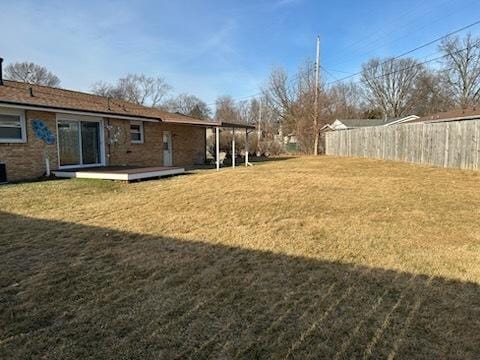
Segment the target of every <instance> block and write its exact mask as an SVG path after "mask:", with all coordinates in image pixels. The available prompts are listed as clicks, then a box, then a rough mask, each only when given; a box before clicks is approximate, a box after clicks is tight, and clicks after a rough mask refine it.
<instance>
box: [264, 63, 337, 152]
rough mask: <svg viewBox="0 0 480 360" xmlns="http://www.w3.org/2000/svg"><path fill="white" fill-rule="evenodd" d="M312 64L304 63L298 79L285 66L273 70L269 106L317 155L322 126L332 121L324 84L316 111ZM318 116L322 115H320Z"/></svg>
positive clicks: (266, 93) (267, 92)
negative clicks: (289, 75)
mask: <svg viewBox="0 0 480 360" xmlns="http://www.w3.org/2000/svg"><path fill="white" fill-rule="evenodd" d="M311 69H312V64H311V63H309V62H307V63H305V65H303V66H301V67H300V69H299V71H298V74H297V75H296V76H295V77H294V78H290V79H289V78H288V75H287V73H286V72H285V71H284V70H282V69H276V70H273V71H272V73H271V74H270V78H269V80H268V82H267V85H266V87H265V89H264V96H265V98H266V100H267V106H268V107H270V108H271V109H272V111H273V112H274V113H275V114H276V115H277V116H278V118H279V119H280V120H281V122H282V126H283V128H284V130H285V131H288V132H291V133H294V134H295V135H296V136H297V138H298V141H299V145H300V148H301V150H302V151H304V152H306V153H311V154H315V153H316V149H317V148H318V146H317V145H316V144H318V143H319V136H320V135H319V133H320V128H321V127H322V126H323V125H324V124H325V123H326V122H328V121H329V120H328V97H327V96H326V92H325V90H324V86H323V85H322V84H320V91H319V101H318V102H317V106H318V108H317V111H315V78H314V73H313V72H312V71H311ZM316 115H317V116H318V118H316Z"/></svg>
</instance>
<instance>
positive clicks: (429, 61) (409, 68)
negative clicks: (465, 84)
mask: <svg viewBox="0 0 480 360" xmlns="http://www.w3.org/2000/svg"><path fill="white" fill-rule="evenodd" d="M473 47H477V46H473ZM471 48H472V47H466V48H463V49H461V50H458V51H455V53H454V54H459V53H461V52H463V51H466V50H468V49H471ZM448 56H451V54H445V55H442V56H438V57H436V58H433V59H429V60H426V61H423V62H420V63H417V64H415V65H412V66H408V67H405V68H403V69H399V70H395V71H391V72H389V73H386V74H381V75H379V76H375V77H373V78H372V80H375V79H380V78H382V77H385V76H389V75H393V74H396V73H399V72H403V71H407V70H411V69H414V68H416V67H419V66H422V65H425V64H429V63H432V62H434V61H438V60H441V59H444V58H446V57H448ZM452 69H453V68H450V69H444V70H442V71H446V70H452ZM357 82H362V83H365V80H362V79H360V80H358V81H357Z"/></svg>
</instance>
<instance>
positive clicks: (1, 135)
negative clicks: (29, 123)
mask: <svg viewBox="0 0 480 360" xmlns="http://www.w3.org/2000/svg"><path fill="white" fill-rule="evenodd" d="M25 141H26V131H25V116H24V114H23V112H22V111H15V110H2V109H0V143H24V142H25Z"/></svg>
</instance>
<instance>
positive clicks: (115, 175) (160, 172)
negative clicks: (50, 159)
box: [53, 167, 185, 181]
mask: <svg viewBox="0 0 480 360" xmlns="http://www.w3.org/2000/svg"><path fill="white" fill-rule="evenodd" d="M53 173H54V175H55V176H56V177H59V178H69V179H71V178H78V179H104V180H121V181H133V180H142V179H150V178H158V177H163V176H172V175H180V174H184V173H185V169H184V168H177V167H171V168H168V167H162V168H154V167H150V168H130V169H118V168H115V169H109V168H108V167H106V168H103V169H102V168H100V169H99V168H95V169H75V170H56V171H53Z"/></svg>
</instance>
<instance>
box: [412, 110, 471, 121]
mask: <svg viewBox="0 0 480 360" xmlns="http://www.w3.org/2000/svg"><path fill="white" fill-rule="evenodd" d="M474 119H480V110H477V109H473V108H470V109H455V110H450V111H446V112H442V113H438V114H435V115H429V116H424V117H422V118H420V119H418V120H415V121H413V122H435V121H454V120H474Z"/></svg>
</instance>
